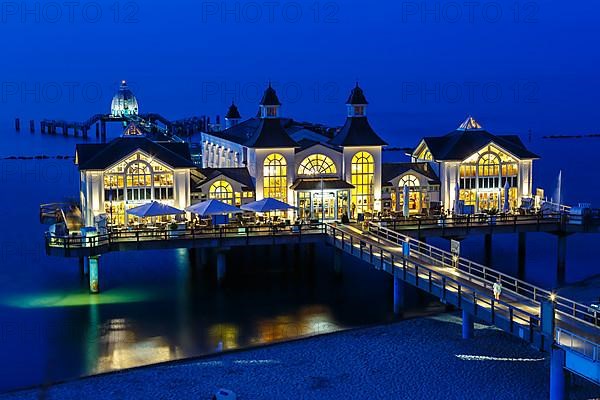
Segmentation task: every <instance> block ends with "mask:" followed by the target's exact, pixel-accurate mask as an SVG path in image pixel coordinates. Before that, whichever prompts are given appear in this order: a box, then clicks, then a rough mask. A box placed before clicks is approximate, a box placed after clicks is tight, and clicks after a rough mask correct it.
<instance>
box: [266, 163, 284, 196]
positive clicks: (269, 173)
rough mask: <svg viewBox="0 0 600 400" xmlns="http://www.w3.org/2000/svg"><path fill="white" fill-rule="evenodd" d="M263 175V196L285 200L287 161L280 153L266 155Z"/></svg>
mask: <svg viewBox="0 0 600 400" xmlns="http://www.w3.org/2000/svg"><path fill="white" fill-rule="evenodd" d="M263 177H264V181H263V183H264V189H263V196H264V197H272V198H274V199H277V200H280V201H283V202H287V163H286V161H285V158H284V157H283V156H282V155H281V154H277V153H273V154H270V155H269V156H267V158H266V159H265V162H264V169H263Z"/></svg>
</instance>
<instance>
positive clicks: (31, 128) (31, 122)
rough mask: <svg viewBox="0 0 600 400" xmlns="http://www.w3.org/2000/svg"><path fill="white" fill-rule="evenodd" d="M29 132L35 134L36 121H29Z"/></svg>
mask: <svg viewBox="0 0 600 400" xmlns="http://www.w3.org/2000/svg"><path fill="white" fill-rule="evenodd" d="M29 132H31V133H35V121H34V120H32V119H31V120H29Z"/></svg>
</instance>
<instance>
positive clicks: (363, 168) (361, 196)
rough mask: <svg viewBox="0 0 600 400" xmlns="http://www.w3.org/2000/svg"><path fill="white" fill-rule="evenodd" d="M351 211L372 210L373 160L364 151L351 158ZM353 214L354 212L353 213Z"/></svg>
mask: <svg viewBox="0 0 600 400" xmlns="http://www.w3.org/2000/svg"><path fill="white" fill-rule="evenodd" d="M351 172H352V185H354V190H353V191H352V206H351V207H352V209H353V210H354V209H355V210H356V211H357V212H359V213H364V212H366V211H372V210H373V192H374V187H373V185H374V181H375V159H374V158H373V156H372V155H371V154H369V153H367V152H366V151H360V152H358V153H356V154H355V155H354V157H352V164H351ZM353 214H354V212H353Z"/></svg>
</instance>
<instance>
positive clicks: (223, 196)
mask: <svg viewBox="0 0 600 400" xmlns="http://www.w3.org/2000/svg"><path fill="white" fill-rule="evenodd" d="M208 197H209V198H210V199H216V200H221V201H222V202H225V203H227V204H233V187H232V186H231V184H230V183H229V182H227V181H224V180H219V181H216V182H215V183H213V184H212V185H211V186H210V189H209V191H208Z"/></svg>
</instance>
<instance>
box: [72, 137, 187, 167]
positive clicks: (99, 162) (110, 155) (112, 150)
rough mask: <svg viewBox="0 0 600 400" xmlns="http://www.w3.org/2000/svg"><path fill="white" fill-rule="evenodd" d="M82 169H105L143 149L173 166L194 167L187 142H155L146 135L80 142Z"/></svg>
mask: <svg viewBox="0 0 600 400" xmlns="http://www.w3.org/2000/svg"><path fill="white" fill-rule="evenodd" d="M76 149H77V163H78V164H79V169H80V170H103V169H106V168H108V167H110V166H111V165H113V164H115V163H117V162H119V161H120V160H122V159H123V158H125V157H127V156H128V155H130V154H131V153H133V152H135V151H137V150H141V151H143V152H145V153H147V154H150V155H152V156H154V157H156V158H157V159H158V160H160V161H161V162H163V163H165V164H167V165H169V166H170V167H172V168H194V163H193V162H192V157H191V155H190V148H189V146H188V145H187V143H173V142H161V143H157V142H153V141H151V140H150V139H148V138H145V137H120V138H117V139H114V140H112V141H110V142H109V143H102V144H98V143H94V144H78V145H77V146H76Z"/></svg>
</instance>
